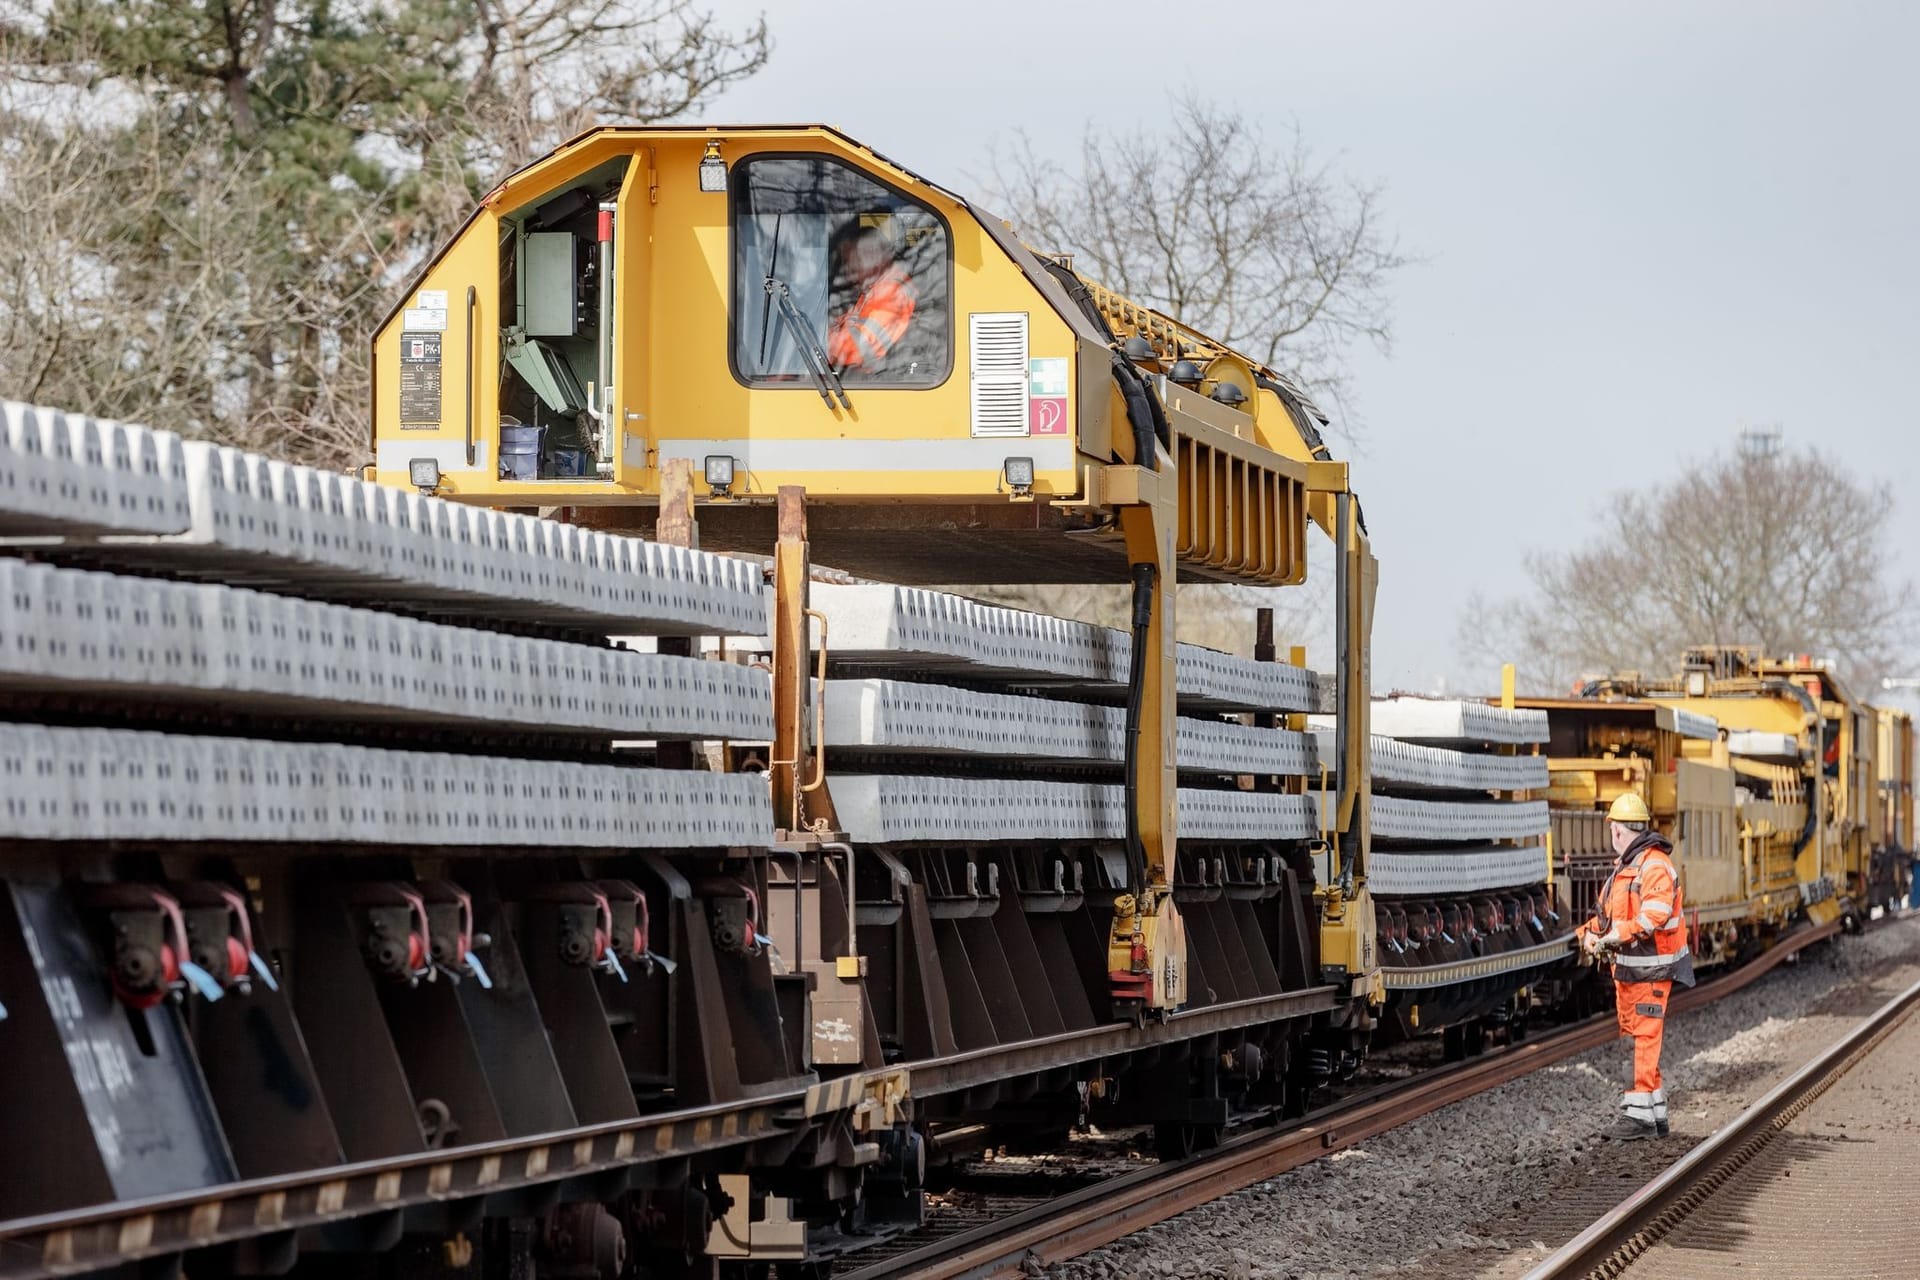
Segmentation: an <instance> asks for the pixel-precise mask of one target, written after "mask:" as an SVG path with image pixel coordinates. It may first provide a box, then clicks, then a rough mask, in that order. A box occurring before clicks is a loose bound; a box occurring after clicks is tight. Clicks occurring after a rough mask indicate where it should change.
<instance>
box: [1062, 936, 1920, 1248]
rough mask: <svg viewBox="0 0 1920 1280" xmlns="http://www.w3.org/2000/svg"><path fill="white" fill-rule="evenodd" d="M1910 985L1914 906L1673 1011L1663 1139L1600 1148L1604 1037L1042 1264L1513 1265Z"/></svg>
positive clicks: (1615, 1089) (1605, 1096) (1612, 1066)
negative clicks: (1709, 999)
mask: <svg viewBox="0 0 1920 1280" xmlns="http://www.w3.org/2000/svg"><path fill="white" fill-rule="evenodd" d="M1917 980H1920V917H1911V916H1910V917H1905V918H1902V919H1900V920H1896V921H1892V922H1888V923H1885V924H1882V925H1880V926H1877V927H1875V928H1872V929H1870V930H1869V931H1868V932H1867V933H1866V934H1865V935H1864V936H1861V937H1842V938H1838V939H1836V940H1835V941H1834V942H1833V943H1830V944H1825V945H1822V946H1819V947H1817V948H1815V949H1814V950H1813V951H1812V952H1811V953H1808V954H1804V955H1803V956H1802V957H1800V959H1799V961H1798V963H1795V964H1792V965H1790V966H1785V967H1783V968H1781V969H1778V970H1776V971H1774V972H1773V973H1771V974H1768V975H1766V976H1765V977H1763V978H1762V979H1761V980H1760V981H1758V982H1756V983H1754V984H1753V985H1752V986H1749V987H1747V988H1746V989H1745V990H1742V991H1739V992H1736V993H1734V994H1733V995H1730V996H1727V997H1725V998H1723V999H1720V1000H1717V1001H1715V1002H1714V1003H1713V1004H1711V1005H1709V1006H1707V1007H1705V1008H1700V1009H1694V1010H1690V1011H1688V1012H1684V1013H1680V1014H1676V1015H1675V1016H1674V1017H1673V1020H1672V1022H1671V1023H1670V1025H1669V1026H1668V1028H1667V1036H1666V1046H1665V1052H1664V1054H1663V1055H1662V1056H1663V1062H1662V1068H1663V1073H1664V1075H1665V1080H1666V1088H1667V1094H1668V1098H1669V1100H1670V1105H1671V1107H1672V1118H1673V1136H1672V1137H1670V1138H1668V1139H1666V1140H1664V1141H1660V1142H1636V1143H1610V1142H1607V1141H1605V1140H1604V1139H1601V1138H1600V1137H1599V1136H1598V1135H1599V1132H1600V1130H1601V1129H1602V1128H1604V1127H1605V1126H1607V1125H1608V1124H1609V1123H1611V1121H1612V1120H1613V1118H1614V1115H1615V1108H1616V1107H1617V1104H1618V1099H1619V1093H1620V1090H1621V1089H1622V1088H1623V1087H1625V1081H1626V1080H1627V1077H1628V1075H1629V1072H1630V1063H1631V1055H1632V1049H1631V1046H1630V1044H1629V1043H1628V1042H1627V1041H1625V1040H1616V1041H1615V1042H1613V1043H1612V1044H1610V1045H1608V1046H1607V1047H1605V1048H1603V1049H1595V1050H1593V1051H1591V1052H1589V1053H1586V1054H1582V1055H1580V1056H1579V1057H1577V1058H1572V1059H1569V1060H1567V1061H1566V1062H1563V1063H1558V1064H1556V1065H1554V1066H1550V1067H1546V1068H1544V1069H1542V1070H1540V1071H1536V1072H1534V1073H1533V1074H1531V1075H1528V1076H1526V1077H1523V1078H1522V1079H1519V1080H1516V1081H1513V1082H1511V1083H1509V1084H1505V1085H1502V1086H1500V1087H1499V1088H1497V1089H1494V1090H1491V1091H1489V1092H1487V1093H1484V1094H1480V1095H1478V1096H1476V1097H1473V1098H1469V1099H1467V1100H1466V1101H1464V1102H1459V1103H1456V1104H1454V1105H1453V1106H1450V1107H1447V1108H1445V1109H1443V1110H1441V1111H1437V1112H1435V1113H1434V1114H1432V1115H1429V1116H1427V1117H1425V1118H1423V1119H1420V1120H1416V1121H1414V1122H1412V1123H1410V1124H1407V1125H1404V1126H1402V1127H1400V1128H1398V1129H1395V1130H1393V1131H1392V1132H1390V1133H1386V1134H1382V1135H1381V1136H1380V1137H1378V1138H1375V1139H1373V1140H1371V1141H1369V1142H1367V1143H1364V1144H1362V1145H1361V1146H1358V1147H1355V1148H1353V1149H1351V1150H1348V1151H1344V1152H1340V1153H1336V1154H1335V1155H1332V1156H1330V1157H1328V1158H1327V1159H1325V1160H1321V1161H1318V1162H1317V1163H1315V1164H1311V1165H1308V1166H1306V1167H1305V1168H1302V1169H1297V1170H1294V1171H1293V1172H1291V1173H1288V1174H1283V1175H1282V1176H1280V1177H1278V1178H1274V1179H1271V1180H1269V1181H1267V1182H1264V1183H1261V1184H1259V1185H1258V1186H1254V1187H1249V1188H1248V1189H1246V1190H1244V1191H1240V1192H1236V1193H1235V1194H1233V1195H1231V1196H1227V1197H1225V1198H1224V1199H1221V1200H1218V1201H1215V1202H1214V1203H1212V1204H1209V1205H1205V1206H1202V1207H1201V1208H1199V1209H1195V1210H1193V1211H1191V1212H1189V1213H1186V1214H1182V1215H1181V1216H1180V1217H1177V1218H1174V1219H1171V1220H1169V1221H1167V1222H1164V1223H1161V1224H1159V1225H1158V1226H1154V1227H1149V1228H1147V1229H1146V1230H1144V1231H1140V1232H1137V1233H1135V1234H1134V1235H1131V1236H1128V1237H1126V1238H1125V1239H1123V1240H1119V1241H1116V1242H1115V1243H1113V1244H1112V1245H1109V1246H1107V1247H1106V1248H1103V1249H1098V1250H1095V1251H1093V1252H1091V1253H1088V1254H1086V1255H1084V1256H1082V1257H1079V1258H1075V1259H1073V1260H1071V1261H1068V1262H1064V1263H1061V1264H1059V1265H1057V1266H1055V1267H1052V1268H1049V1269H1047V1270H1046V1271H1045V1272H1044V1273H1043V1274H1045V1275H1048V1276H1052V1277H1070V1278H1072V1280H1094V1278H1095V1277H1098V1278H1101V1280H1122V1278H1132V1277H1167V1276H1180V1277H1186V1276H1224V1277H1230V1278H1233V1280H1255V1278H1256V1277H1257V1278H1260V1280H1266V1278H1269V1277H1272V1278H1280V1277H1299V1278H1300V1280H1307V1278H1308V1277H1327V1276H1375V1275H1395V1274H1401V1273H1404V1272H1408V1271H1410V1270H1413V1269H1415V1268H1417V1269H1418V1271H1419V1274H1420V1275H1421V1276H1422V1277H1423V1280H1433V1278H1439V1280H1452V1278H1458V1280H1467V1278H1468V1277H1476V1278H1477V1277H1483V1276H1484V1277H1506V1276H1519V1275H1523V1274H1524V1273H1525V1272H1526V1271H1527V1270H1528V1269H1529V1268H1530V1267H1531V1266H1532V1265H1533V1264H1534V1263H1536V1262H1538V1261H1539V1260H1540V1259H1542V1258H1544V1257H1545V1256H1546V1255H1547V1254H1548V1253H1549V1252H1551V1251H1552V1249H1553V1248H1556V1247H1558V1246H1559V1245H1560V1244H1561V1243H1563V1242H1564V1241H1566V1240H1567V1239H1570V1238H1571V1237H1572V1236H1573V1235H1574V1234H1576V1233H1577V1232H1578V1231H1579V1230H1580V1229H1581V1228H1582V1227H1584V1226H1585V1225H1586V1224H1587V1223H1588V1222H1590V1221H1592V1220H1593V1219H1594V1218H1596V1217H1597V1216H1599V1215H1600V1214H1601V1213H1602V1212H1604V1211H1605V1210H1606V1209H1608V1208H1609V1207H1611V1206H1612V1205H1614V1204H1616V1203H1618V1202H1619V1200H1620V1199H1621V1198H1623V1197H1624V1196H1625V1195H1626V1194H1627V1193H1628V1192H1629V1191H1631V1190H1632V1189H1633V1188H1635V1187H1637V1186H1638V1185H1640V1184H1641V1183H1642V1182H1645V1181H1646V1180H1647V1179H1648V1178H1650V1177H1651V1176H1653V1174H1654V1173H1656V1172H1657V1171H1658V1170H1659V1169H1661V1168H1663V1167H1665V1165H1666V1164H1668V1163H1670V1162H1671V1161H1673V1160H1676V1159H1678V1158H1679V1157H1680V1156H1681V1155H1683V1154H1685V1152H1686V1151H1687V1150H1688V1149H1689V1148H1691V1147H1692V1145H1693V1144H1694V1143H1696V1142H1699V1141H1700V1140H1701V1139H1703V1138H1705V1137H1706V1136H1707V1135H1708V1134H1710V1133H1711V1132H1712V1131H1713V1130H1714V1129H1715V1128H1716V1127H1718V1126H1719V1125H1720V1124H1721V1123H1722V1122H1723V1121H1724V1120H1726V1119H1727V1118H1728V1117H1730V1116H1731V1115H1733V1114H1734V1113H1736V1112H1737V1111H1739V1110H1740V1109H1741V1108H1743V1107H1745V1106H1747V1105H1748V1104H1750V1103H1751V1102H1753V1101H1754V1100H1756V1099H1758V1098H1759V1097H1760V1096H1761V1095H1762V1094H1764V1093H1765V1092H1766V1091H1767V1089H1769V1088H1771V1087H1772V1086H1773V1085H1774V1084H1775V1083H1777V1082H1778V1081H1779V1080H1780V1079H1782V1078H1783V1077H1785V1076H1786V1075H1787V1074H1789V1073H1790V1072H1792V1071H1793V1070H1795V1069H1796V1068H1797V1067H1799V1066H1800V1065H1802V1064H1803V1063H1805V1062H1807V1061H1808V1060H1810V1059H1811V1058H1812V1057H1813V1056H1814V1055H1815V1054H1817V1053H1818V1052H1819V1051H1820V1050H1821V1049H1823V1048H1825V1047H1826V1046H1827V1045H1829V1044H1831V1043H1833V1042H1834V1041H1835V1040H1837V1039H1839V1038H1840V1037H1841V1036H1842V1035H1844V1034H1845V1033H1846V1032H1847V1031H1848V1030H1850V1029H1851V1028H1852V1027H1853V1026H1854V1025H1856V1024H1857V1023H1858V1022H1859V1021H1860V1019H1861V1018H1863V1017H1865V1016H1866V1015H1867V1014H1868V1013H1870V1012H1872V1010H1873V1009H1875V1008H1877V1007H1879V1005H1880V1004H1882V1003H1884V1002H1885V1001H1886V1000H1887V999H1889V998H1891V997H1892V996H1893V995H1895V994H1897V993H1898V992H1900V991H1901V990H1903V989H1905V988H1906V987H1908V986H1910V985H1912V983H1914V982H1915V981H1917Z"/></svg>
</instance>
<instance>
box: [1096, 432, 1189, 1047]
mask: <svg viewBox="0 0 1920 1280" xmlns="http://www.w3.org/2000/svg"><path fill="white" fill-rule="evenodd" d="M1160 463H1161V467H1160V470H1158V471H1150V470H1147V469H1145V468H1143V467H1113V468H1109V470H1108V476H1109V493H1110V495H1112V496H1113V497H1114V498H1116V499H1117V501H1116V504H1115V505H1118V506H1119V508H1120V510H1119V516H1120V531H1121V534H1122V536H1123V537H1124V538H1125V540H1126V547H1127V560H1128V562H1129V564H1131V565H1132V567H1133V574H1134V615H1133V629H1134V646H1133V661H1134V662H1136V663H1139V664H1140V666H1141V670H1140V671H1138V672H1135V673H1133V674H1132V675H1131V676H1130V679H1131V680H1132V681H1134V682H1136V683H1137V684H1138V686H1139V691H1138V696H1139V711H1138V736H1137V738H1135V739H1134V740H1133V741H1131V742H1129V743H1128V745H1127V749H1128V755H1129V759H1130V761H1131V763H1132V769H1131V772H1130V777H1129V782H1130V784H1131V786H1130V792H1131V794H1130V795H1129V796H1128V807H1129V816H1128V826H1129V832H1128V841H1127V844H1128V850H1127V859H1128V865H1129V868H1130V870H1129V876H1130V879H1132V881H1133V883H1132V884H1130V885H1129V886H1128V888H1129V891H1128V892H1126V893H1122V894H1119V895H1118V896H1116V897H1115V898H1114V903H1113V930H1112V933H1111V934H1110V935H1109V937H1108V942H1107V972H1108V978H1109V979H1110V981H1111V982H1112V985H1113V998H1114V1011H1115V1013H1116V1014H1121V1015H1124V1014H1127V1013H1130V1012H1131V1013H1135V1014H1137V1015H1139V1016H1144V1015H1145V1013H1146V1011H1148V1010H1154V1011H1157V1012H1158V1013H1160V1014H1161V1015H1163V1016H1164V1015H1165V1014H1167V1013H1170V1012H1172V1011H1173V1010H1174V1009H1177V1008H1179V1007H1180V1006H1181V1005H1182V1004H1184V1003H1186V997H1187V939H1186V931H1185V929H1184V927H1183V926H1182V924H1181V921H1180V913H1179V910H1178V909H1177V908H1176V907H1175V906H1174V902H1173V865H1174V858H1175V854H1176V850H1177V849H1178V847H1179V826H1178V822H1179V815H1178V813H1177V800H1178V795H1179V775H1178V772H1177V770H1176V764H1177V755H1176V752H1177V751H1178V749H1179V743H1178V733H1179V703H1178V690H1177V685H1176V668H1175V664H1174V654H1175V641H1174V594H1173V593H1174V589H1175V581H1176V577H1177V574H1176V570H1175V566H1174V549H1173V539H1174V523H1175V516H1176V507H1175V494H1176V490H1175V488H1174V485H1173V484H1172V483H1171V481H1172V475H1173V463H1172V460H1171V459H1169V458H1167V457H1166V455H1165V454H1164V453H1163V454H1162V455H1161V457H1160ZM1143 605H1144V606H1145V607H1144V608H1143V607H1142V606H1143ZM1136 840H1137V843H1136Z"/></svg>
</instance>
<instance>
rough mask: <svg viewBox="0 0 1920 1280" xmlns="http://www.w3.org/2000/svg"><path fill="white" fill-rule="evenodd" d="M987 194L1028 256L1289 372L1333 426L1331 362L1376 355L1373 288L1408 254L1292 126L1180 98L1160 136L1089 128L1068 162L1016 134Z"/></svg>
mask: <svg viewBox="0 0 1920 1280" xmlns="http://www.w3.org/2000/svg"><path fill="white" fill-rule="evenodd" d="M988 186H989V188H990V189H991V192H992V195H993V197H994V198H995V199H996V200H997V201H998V202H999V203H1000V204H1001V205H1003V206H1004V207H1005V209H1006V210H1007V211H1008V212H1009V214H1010V215H1011V216H1012V218H1013V220H1014V224H1015V225H1016V226H1017V227H1018V228H1019V229H1020V231H1021V233H1022V234H1023V235H1024V236H1026V237H1027V238H1028V239H1030V240H1031V241H1032V242H1033V243H1034V245H1035V246H1036V247H1037V248H1040V249H1044V250H1050V251H1059V252H1070V253H1072V254H1073V255H1074V264H1075V266H1076V267H1077V268H1079V269H1080V270H1082V271H1085V272H1086V273H1087V274H1088V275H1090V276H1092V277H1094V278H1095V279H1097V280H1099V281H1100V282H1101V283H1103V284H1105V285H1107V286H1108V287H1110V288H1113V289H1117V290H1119V291H1120V292H1122V293H1124V294H1126V295H1128V296H1129V297H1131V298H1134V299H1135V300H1137V301H1140V302H1144V303H1146V304H1148V305H1149V306H1152V307H1154V308H1156V309H1158V310H1160V311H1163V312H1165V313H1167V314H1168V315H1171V316H1173V317H1175V318H1176V319H1178V320H1180V321H1181V322H1183V323H1185V324H1187V325H1190V326H1192V327H1193V328H1195V329H1198V330H1199V331H1201V332H1202V333H1205V334H1208V335H1209V336H1211V337H1214V338H1218V339H1220V340H1221V341H1224V342H1227V343H1229V344H1231V345H1232V346H1234V347H1236V348H1238V349H1240V350H1243V351H1245V352H1246V353H1247V354H1249V355H1251V356H1252V357H1254V358H1255V359H1256V360H1259V361H1262V362H1264V363H1266V364H1268V365H1270V366H1272V367H1274V368H1277V369H1279V370H1281V371H1282V372H1284V373H1287V374H1289V375H1292V376H1295V377H1297V378H1298V379H1299V380H1300V381H1301V382H1302V383H1303V384H1305V385H1306V386H1307V387H1308V388H1309V389H1310V390H1311V391H1313V393H1314V394H1315V395H1316V397H1323V398H1325V399H1328V400H1330V401H1332V402H1334V403H1336V404H1343V406H1345V407H1346V408H1348V410H1349V412H1347V413H1346V414H1344V415H1343V416H1344V417H1347V418H1349V419H1350V418H1351V412H1350V405H1348V404H1346V402H1347V401H1348V400H1350V397H1348V396H1346V394H1345V393H1346V391H1347V382H1348V378H1347V366H1346V361H1345V353H1346V352H1347V350H1349V349H1350V348H1351V346H1352V345H1353V344H1354V343H1356V342H1367V343H1371V344H1373V345H1374V346H1375V347H1377V348H1379V349H1380V350H1382V351H1385V350H1388V349H1389V348H1390V346H1391V343H1392V337H1393V326H1392V306H1391V298H1390V295H1389V286H1390V284H1391V283H1392V280H1393V278H1394V276H1395V274H1396V273H1397V272H1398V271H1399V270H1400V269H1401V268H1402V267H1405V266H1406V265H1408V263H1409V262H1410V261H1411V259H1410V257H1409V255H1408V254H1406V253H1405V252H1404V251H1403V250H1402V249H1401V247H1400V243H1399V239H1398V237H1397V236H1395V235H1394V234H1393V233H1392V232H1391V231H1390V230H1389V229H1388V228H1387V227H1386V226H1385V224H1384V220H1383V213H1382V207H1381V206H1382V199H1383V194H1382V188H1381V187H1380V186H1379V185H1378V184H1374V183H1367V182H1361V181H1358V180H1355V179H1353V178H1350V177H1348V176H1346V175H1344V174H1341V173H1338V172H1336V170H1335V169H1334V167H1333V166H1332V165H1331V164H1330V163H1328V162H1326V161H1324V160H1322V159H1321V158H1319V157H1318V156H1316V155H1315V154H1314V152H1313V151H1312V149H1311V148H1310V147H1308V145H1307V143H1306V141H1305V139H1304V138H1303V137H1302V136H1301V135H1300V132H1299V130H1298V128H1297V127H1296V128H1295V129H1294V130H1293V131H1292V133H1291V134H1290V135H1289V136H1287V137H1284V138H1281V139H1278V140H1275V139H1271V138H1268V137H1267V136H1265V135H1264V134H1263V133H1262V131H1261V130H1260V129H1259V127H1258V126H1257V125H1256V124H1255V123H1254V122H1253V121H1251V120H1250V119H1248V117H1247V116H1246V115H1245V114H1243V113H1242V112H1239V111H1237V110H1233V109H1230V108H1227V107H1223V106H1220V105H1218V104H1215V103H1211V102H1209V101H1208V100H1206V99H1205V98H1203V97H1201V96H1200V95H1198V94H1196V93H1191V92H1189V93H1187V94H1184V95H1182V96H1179V97H1176V98H1174V99H1173V100H1172V101H1171V102H1170V103H1169V109H1168V112H1167V115H1166V119H1165V123H1164V126H1163V127H1162V128H1160V129H1157V130H1139V129H1135V128H1130V127H1124V126H1100V125H1090V126H1089V127H1088V128H1087V130H1086V131H1085V133H1084V134H1083V135H1082V137H1081V139H1080V153H1079V156H1078V157H1077V163H1076V162H1065V163H1063V160H1062V157H1059V156H1056V155H1053V154H1051V153H1050V152H1043V151H1041V150H1037V149H1036V148H1035V146H1034V144H1033V141H1032V139H1031V138H1029V137H1026V136H1025V135H1022V136H1021V137H1020V138H1019V140H1018V143H1017V145H1016V146H1014V147H1013V148H1012V149H1011V150H1009V151H1007V152H1006V153H1005V154H1003V155H1002V156H1001V157H1000V158H999V159H998V160H997V161H996V162H995V164H994V167H993V171H992V174H991V177H990V178H989V180H988ZM1346 429H1347V431H1348V432H1349V435H1350V436H1351V429H1352V424H1351V421H1349V422H1348V423H1347V424H1346Z"/></svg>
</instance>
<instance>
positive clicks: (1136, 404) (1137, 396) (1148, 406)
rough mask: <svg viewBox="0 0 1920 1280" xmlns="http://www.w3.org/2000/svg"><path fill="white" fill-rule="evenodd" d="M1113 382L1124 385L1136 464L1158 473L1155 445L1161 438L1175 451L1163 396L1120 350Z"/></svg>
mask: <svg viewBox="0 0 1920 1280" xmlns="http://www.w3.org/2000/svg"><path fill="white" fill-rule="evenodd" d="M1113 380H1114V381H1115V382H1117V383H1119V384H1120V398H1121V399H1122V400H1124V401H1126V405H1127V423H1128V425H1130V426H1131V427H1132V428H1133V461H1134V465H1136V466H1141V467H1145V468H1146V469H1147V470H1149V471H1158V470H1159V469H1160V457H1159V455H1158V453H1157V452H1155V450H1154V447H1153V442H1154V441H1155V440H1156V439H1158V440H1159V441H1160V442H1161V443H1163V444H1167V447H1168V448H1172V445H1171V444H1170V443H1168V442H1169V441H1170V440H1171V439H1172V432H1171V430H1170V429H1169V428H1168V427H1167V416H1166V413H1165V411H1164V410H1162V409H1161V407H1160V397H1159V396H1156V395H1154V394H1153V388H1151V387H1149V386H1148V385H1147V380H1146V379H1145V378H1143V377H1141V376H1140V371H1139V370H1138V369H1136V368H1134V367H1133V362H1132V361H1131V360H1129V359H1127V358H1126V357H1125V356H1123V355H1121V354H1120V353H1119V352H1117V351H1116V352H1115V353H1114V356H1113Z"/></svg>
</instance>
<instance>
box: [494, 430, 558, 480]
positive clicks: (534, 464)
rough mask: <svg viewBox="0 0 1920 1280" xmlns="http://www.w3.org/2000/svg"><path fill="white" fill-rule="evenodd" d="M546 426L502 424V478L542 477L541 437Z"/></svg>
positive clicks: (536, 478) (531, 478)
mask: <svg viewBox="0 0 1920 1280" xmlns="http://www.w3.org/2000/svg"><path fill="white" fill-rule="evenodd" d="M546 433H547V429H546V428H545V427H532V426H528V425H526V424H525V423H521V422H503V423H501V424H500V478H501V479H502V480H538V479H539V478H540V438H541V437H542V436H544V435H545V434H546Z"/></svg>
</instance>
